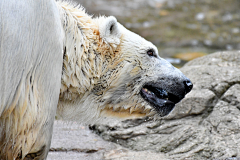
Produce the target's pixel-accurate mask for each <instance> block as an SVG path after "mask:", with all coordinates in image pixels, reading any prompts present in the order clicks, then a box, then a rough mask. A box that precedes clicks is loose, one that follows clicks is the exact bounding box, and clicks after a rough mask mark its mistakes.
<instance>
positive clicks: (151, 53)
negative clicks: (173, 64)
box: [147, 49, 156, 57]
mask: <svg viewBox="0 0 240 160" xmlns="http://www.w3.org/2000/svg"><path fill="white" fill-rule="evenodd" d="M147 54H148V55H149V56H150V57H152V56H154V57H156V55H155V53H154V50H152V49H149V50H148V51H147Z"/></svg>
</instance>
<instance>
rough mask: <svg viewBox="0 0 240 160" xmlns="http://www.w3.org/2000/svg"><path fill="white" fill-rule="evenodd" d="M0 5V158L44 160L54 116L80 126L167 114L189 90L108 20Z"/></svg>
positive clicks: (12, 0)
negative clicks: (82, 124) (98, 121)
mask: <svg viewBox="0 0 240 160" xmlns="http://www.w3.org/2000/svg"><path fill="white" fill-rule="evenodd" d="M0 8H1V10H0V11H1V16H0V35H1V40H0V79H1V81H0V148H1V150H0V159H46V156H47V153H48V150H49V147H50V142H51V135H52V129H53V121H54V118H55V115H56V112H57V115H58V116H59V117H62V118H63V119H67V120H78V121H80V122H84V123H90V122H94V121H96V120H99V119H101V118H100V117H107V116H113V117H114V116H120V117H121V116H123V115H127V116H129V115H137V116H139V115H154V114H157V115H160V116H165V115H167V114H168V113H169V112H170V111H171V110H172V109H173V108H174V106H175V104H176V103H178V102H179V101H180V100H181V99H183V98H184V96H185V95H186V94H187V93H188V92H190V90H191V89H192V83H191V81H190V80H189V79H188V78H187V77H185V76H184V75H183V74H182V73H181V72H180V71H179V70H178V69H176V68H174V67H173V66H172V65H171V64H170V63H168V62H167V61H165V60H164V59H162V58H160V57H159V55H158V50H157V48H156V47H155V46H154V45H153V44H152V43H151V42H149V41H147V40H145V39H143V38H142V37H140V36H139V35H137V34H135V33H133V32H131V31H129V30H127V29H126V28H124V27H123V26H122V25H121V24H119V23H118V22H117V20H116V18H114V17H112V16H110V17H104V16H101V17H97V18H93V17H92V16H90V15H88V14H87V13H86V12H85V10H84V9H83V8H82V7H80V6H76V5H75V7H74V6H73V5H71V4H69V3H66V2H61V1H60V2H59V1H57V2H56V1H54V0H25V1H18V0H1V1H0ZM122 113H124V114H122ZM123 117H124V116H123Z"/></svg>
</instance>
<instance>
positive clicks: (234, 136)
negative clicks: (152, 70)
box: [92, 51, 240, 160]
mask: <svg viewBox="0 0 240 160" xmlns="http://www.w3.org/2000/svg"><path fill="white" fill-rule="evenodd" d="M181 70H182V72H183V73H184V74H185V75H186V76H187V77H189V78H190V79H191V80H192V82H193V84H194V88H193V90H192V92H190V93H189V94H188V95H187V96H186V98H185V99H184V100H183V101H181V102H180V103H179V104H177V106H176V108H175V109H174V110H173V112H172V113H170V115H169V116H167V117H164V118H158V119H151V118H140V119H134V120H125V121H122V122H121V121H117V120H116V121H112V122H111V123H106V124H96V125H94V126H93V127H92V129H93V130H94V131H95V132H96V133H98V134H99V135H101V136H102V137H103V138H104V139H105V140H107V141H112V142H115V143H116V144H120V145H122V146H124V147H126V148H129V149H131V150H135V151H145V152H146V151H151V152H156V153H164V155H165V158H166V159H178V160H179V159H190V160H191V159H225V158H229V157H240V110H239V109H240V94H239V93H240V51H231V52H218V53H215V54H211V55H208V56H205V57H202V58H198V59H195V60H193V61H191V62H189V63H187V64H186V65H185V66H184V67H183V68H182V69H181Z"/></svg>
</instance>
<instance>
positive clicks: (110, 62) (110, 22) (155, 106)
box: [58, 16, 193, 121]
mask: <svg viewBox="0 0 240 160" xmlns="http://www.w3.org/2000/svg"><path fill="white" fill-rule="evenodd" d="M85 20H86V19H85ZM79 21H80V22H81V23H79V25H80V26H79V27H78V30H80V32H79V35H76V31H75V32H74V35H75V36H73V37H75V38H76V39H79V40H78V41H77V40H76V41H75V42H74V44H72V46H75V49H72V50H73V51H74V53H72V55H74V56H75V57H74V58H73V57H71V53H70V50H71V47H68V45H67V43H68V39H69V40H72V39H74V38H72V37H71V36H70V38H68V37H67V38H66V48H65V56H64V57H65V58H64V66H63V76H62V88H61V93H60V101H59V106H58V114H59V115H62V116H63V117H66V118H67V119H74V120H76V119H80V120H81V121H86V120H94V119H96V118H95V117H99V116H100V117H101V116H102V117H108V116H112V117H116V116H117V117H123V118H124V117H126V118H129V117H138V116H145V115H154V114H155V113H157V115H160V116H166V115H168V114H169V113H170V112H171V111H172V109H173V108H174V106H175V104H176V103H178V102H179V101H181V100H182V99H183V98H184V96H185V95H186V94H187V93H188V92H190V90H191V89H192V86H193V85H192V83H191V81H190V80H189V79H188V78H187V77H185V76H184V75H183V74H182V73H181V71H180V70H178V69H177V68H175V67H173V66H172V65H171V64H170V63H169V62H167V61H166V60H164V59H162V58H161V57H159V55H158V50H157V48H156V46H154V45H153V44H152V43H151V42H149V41H147V40H145V39H144V38H142V37H140V36H139V35H137V34H135V33H133V32H131V31H129V30H127V29H126V28H125V27H123V26H122V25H121V24H120V23H118V22H117V20H116V18H115V17H112V16H111V17H99V18H95V19H93V18H89V19H88V20H86V21H87V22H88V23H87V22H86V23H85V22H82V21H81V20H80V19H79ZM89 21H91V22H89ZM68 23H70V22H68ZM76 23H77V22H76ZM81 25H83V26H81ZM65 30H70V29H66V28H65ZM76 36H79V37H76ZM76 46H78V47H79V49H77V47H76ZM81 48H82V49H81ZM76 55H77V56H76ZM72 59H76V60H75V62H73V60H72ZM74 67H75V68H76V69H75V70H73V69H72V68H74ZM155 115H156V114H155Z"/></svg>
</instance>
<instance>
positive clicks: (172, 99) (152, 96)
mask: <svg viewBox="0 0 240 160" xmlns="http://www.w3.org/2000/svg"><path fill="white" fill-rule="evenodd" d="M140 94H141V96H142V97H143V99H144V100H146V101H147V102H148V103H149V104H150V106H152V107H153V108H154V109H155V110H156V111H157V113H158V114H159V115H160V116H161V117H163V116H166V115H168V114H169V113H170V112H171V111H172V109H173V108H174V106H175V104H176V103H178V102H179V101H180V100H181V99H180V98H179V97H178V96H176V95H174V94H172V93H169V92H167V91H166V90H164V89H162V88H158V87H156V86H153V85H144V86H143V87H142V89H141V91H140Z"/></svg>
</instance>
